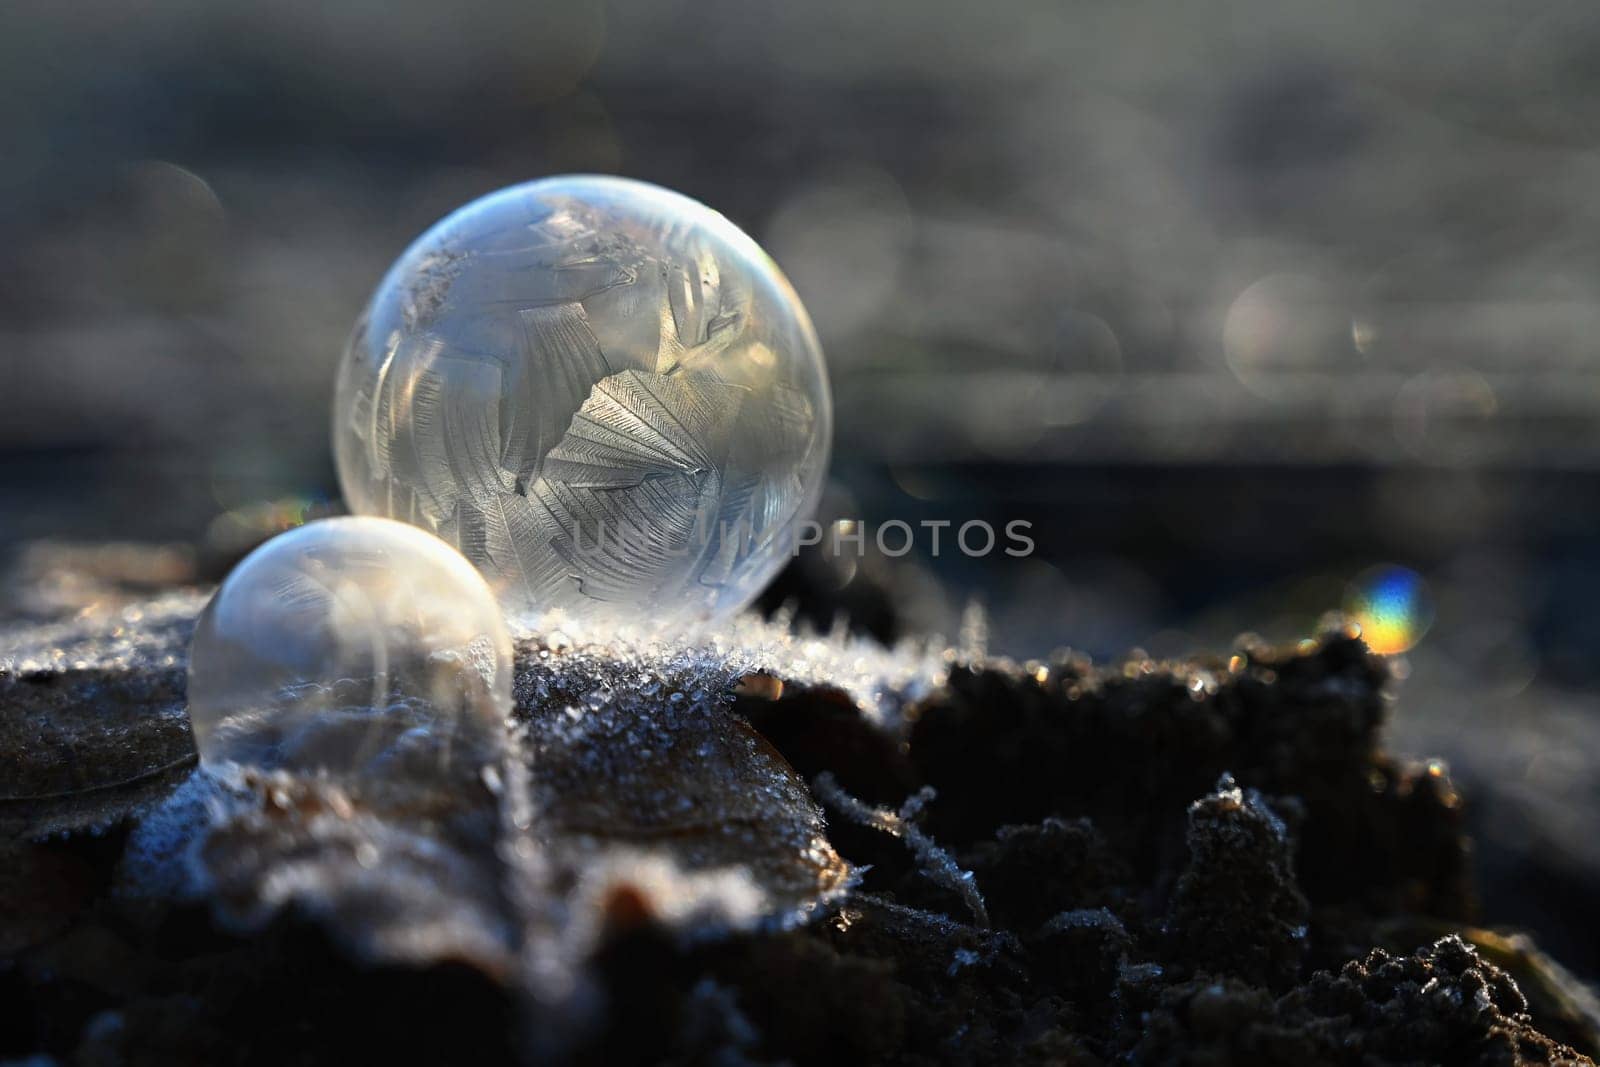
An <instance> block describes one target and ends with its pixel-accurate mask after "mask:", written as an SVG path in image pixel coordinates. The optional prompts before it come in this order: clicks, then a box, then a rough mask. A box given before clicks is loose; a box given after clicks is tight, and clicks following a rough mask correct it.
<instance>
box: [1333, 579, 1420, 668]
mask: <svg viewBox="0 0 1600 1067" xmlns="http://www.w3.org/2000/svg"><path fill="white" fill-rule="evenodd" d="M1346 610H1347V611H1348V612H1349V614H1350V616H1351V617H1352V618H1354V619H1355V620H1356V622H1357V623H1359V624H1360V626H1361V637H1362V640H1364V641H1365V642H1366V643H1367V647H1368V648H1370V649H1372V651H1374V652H1376V653H1378V654H1380V655H1385V656H1388V655H1394V654H1396V653H1400V652H1405V651H1406V650H1408V649H1410V648H1412V647H1414V646H1415V645H1416V643H1417V642H1418V641H1420V640H1422V637H1423V635H1424V634H1426V633H1427V632H1428V627H1430V626H1431V625H1433V596H1432V594H1431V593H1430V592H1429V590H1428V583H1427V582H1426V581H1424V580H1423V578H1422V576H1421V575H1420V574H1418V573H1417V572H1416V571H1413V570H1408V569H1407V568H1405V567H1398V566H1392V565H1384V566H1380V567H1374V568H1372V569H1371V570H1368V571H1365V572H1363V573H1362V574H1361V575H1360V576H1359V577H1358V578H1357V579H1356V580H1355V582H1354V583H1352V585H1351V588H1350V593H1349V597H1348V599H1347V601H1346Z"/></svg>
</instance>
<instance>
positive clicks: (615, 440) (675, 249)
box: [333, 176, 831, 624]
mask: <svg viewBox="0 0 1600 1067" xmlns="http://www.w3.org/2000/svg"><path fill="white" fill-rule="evenodd" d="M830 432H831V412H830V400H829V394H828V384H827V375H826V371H825V369H824V366H823V361H822V353H821V349H820V348H819V346H818V344H817V340H816V336H815V333H814V332H813V330H812V327H811V323H810V320H809V319H808V317H807V315H806V312H805V309H804V308H803V307H802V306H801V304H800V301H799V299H798V298H797V297H796V296H795V294H794V291H793V289H791V288H790V286H789V283H788V282H787V281H786V280H785V279H784V277H783V275H782V274H781V273H780V272H779V271H778V269H777V267H776V266H775V265H774V264H773V263H772V261H771V260H770V259H769V258H768V257H767V256H766V255H765V253H763V252H762V251H761V249H760V248H759V247H758V246H757V245H756V244H755V242H754V241H752V240H751V239H750V238H749V237H747V236H746V235H745V234H744V233H742V232H741V231H740V230H738V229H737V228H736V227H734V226H733V225H732V224H731V223H729V222H728V221H727V220H726V219H725V218H723V217H722V216H721V215H719V214H717V213H716V212H714V211H712V210H710V209H709V208H706V207H705V206H703V205H701V204H698V203H696V202H694V201H692V200H689V199H687V198H685V197H682V196H679V195H678V194H676V193H671V192H668V191H667V190H664V189H660V188H658V187H656V186H652V185H647V184H644V183H642V182H635V181H627V180H623V179H617V178H601V177H586V176H576V177H560V178H549V179H546V180H543V181H537V182H532V183H529V184H527V185H519V186H514V187H512V188H509V189H505V190H502V191H500V192H497V193H493V194H491V195H489V196H486V197H484V198H483V199H481V200H477V201H475V202H473V203H471V204H468V205H467V206H466V207H464V208H462V209H460V210H459V211H457V212H456V213H454V214H453V215H451V216H449V217H448V218H446V219H444V220H443V221H442V222H440V223H439V224H437V225H436V226H434V227H433V228H432V229H431V230H429V231H428V232H427V233H425V234H424V235H423V236H422V237H421V238H419V239H418V240H417V242H416V243H415V244H413V245H412V246H411V247H410V248H409V249H408V250H407V251H406V252H405V254H404V255H403V256H402V257H401V258H400V260H399V261H398V262H397V263H396V264H395V265H394V267H393V268H392V269H391V270H390V271H389V273H388V275H387V277H385V278H384V280H383V283H382V284H381V285H380V286H379V287H378V290H377V292H376V293H375V294H374V296H373V298H372V301H371V303H370V305H369V306H368V308H367V310H366V313H365V314H364V315H363V317H362V319H361V321H360V323H359V324H358V325H357V328H356V330H355V333H354V335H353V337H352V338H351V341H350V345H349V348H348V350H347V352H346V353H345V356H344V360H343V362H342V364H341V366H340V372H339V387H338V393H337V397H336V399H335V407H334V426H333V436H334V445H335V456H336V459H337V462H338V468H339V480H340V484H341V486H342V487H343V490H344V496H345V500H346V502H347V503H348V504H349V506H350V508H351V510H352V511H356V512H358V513H362V514H374V515H387V516H391V517H393V518H397V519H403V520H404V521H406V522H410V523H414V524H416V525H418V526H421V527H422V528H424V529H427V530H430V531H432V532H435V533H437V534H438V535H439V536H440V537H442V538H444V539H445V540H447V541H449V542H450V543H451V544H453V545H455V546H456V547H457V548H459V549H460V550H461V552H462V553H463V554H464V555H466V557H467V558H468V559H470V560H472V562H473V563H475V564H477V565H478V567H479V568H480V569H481V570H482V571H483V572H484V574H485V575H486V576H487V577H488V579H489V581H490V583H491V585H492V586H493V587H494V589H495V591H496V593H497V594H498V595H499V596H500V598H501V600H502V602H503V603H504V604H505V606H506V607H507V609H508V610H510V611H514V612H517V613H518V614H523V613H537V612H543V611H545V610H547V609H552V608H558V609H563V610H564V611H566V612H569V613H571V614H574V615H576V616H579V617H587V618H602V619H605V618H610V619H619V620H630V621H639V620H645V621H649V622H655V623H668V624H671V623H673V622H675V621H690V620H695V619H703V618H712V617H717V616H721V615H725V614H728V613H730V612H733V611H736V610H738V609H739V608H741V607H743V606H744V605H745V604H747V603H749V602H750V600H751V599H753V598H754V597H755V596H756V594H757V593H759V592H760V590H761V588H762V587H763V586H764V585H765V584H766V582H767V581H768V580H769V579H770V578H771V577H772V575H773V574H774V573H775V572H776V571H777V570H778V568H779V567H781V566H782V565H783V562H784V560H785V559H786V558H787V556H788V554H789V551H790V548H791V545H792V538H793V536H794V533H795V530H794V525H795V523H796V522H797V521H798V520H800V519H804V518H806V517H807V516H809V514H810V510H811V508H812V507H813V505H814V502H815V499H816V496H817V492H818V489H819V487H820V483H821V479H822V476H823V470H824V467H825V466H826V462H827V453H828V443H829V435H830Z"/></svg>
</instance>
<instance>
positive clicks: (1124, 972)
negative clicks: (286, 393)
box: [0, 632, 1600, 1067]
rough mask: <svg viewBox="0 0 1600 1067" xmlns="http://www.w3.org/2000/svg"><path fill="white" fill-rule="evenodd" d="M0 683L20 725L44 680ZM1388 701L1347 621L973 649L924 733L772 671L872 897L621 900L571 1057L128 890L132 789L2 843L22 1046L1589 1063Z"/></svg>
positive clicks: (70, 1057) (302, 949) (75, 1058)
mask: <svg viewBox="0 0 1600 1067" xmlns="http://www.w3.org/2000/svg"><path fill="white" fill-rule="evenodd" d="M0 681H5V684H6V686H9V687H11V688H4V687H0V688H3V692H0V714H8V713H10V712H15V711H16V709H15V708H11V709H10V711H8V708H7V706H6V704H5V703H3V701H5V700H7V699H10V700H13V701H14V700H15V699H16V695H15V694H16V692H17V690H16V689H15V687H16V686H21V685H41V684H48V680H47V679H42V678H38V677H34V678H30V679H28V680H27V681H25V682H24V681H23V680H21V679H15V678H13V679H9V680H5V679H0ZM1389 689H1390V677H1389V671H1388V667H1387V664H1386V663H1385V662H1384V661H1383V660H1381V659H1379V658H1377V657H1374V656H1372V655H1370V654H1368V652H1367V651H1366V650H1365V648H1364V647H1363V646H1362V644H1361V643H1360V641H1359V640H1358V639H1357V638H1356V637H1354V636H1351V635H1350V634H1347V633H1342V632H1334V633H1330V634H1328V635H1327V636H1325V637H1324V638H1323V639H1321V640H1320V641H1317V642H1306V643H1303V644H1302V645H1300V646H1296V647H1293V648H1288V649H1270V648H1264V647H1251V646H1244V647H1241V648H1240V649H1238V650H1236V651H1235V652H1233V653H1231V654H1229V655H1227V656H1223V657H1219V658H1217V659H1215V660H1208V659H1199V660H1194V661H1188V662H1183V663H1173V664H1162V663H1153V662H1148V661H1141V660H1131V661H1129V662H1126V663H1119V664H1115V665H1112V666H1109V667H1099V668H1097V667H1094V666H1091V665H1090V664H1089V663H1087V662H1085V661H1083V660H1081V659H1077V658H1073V657H1070V656H1064V657H1062V658H1060V659H1058V660H1057V661H1055V662H1051V663H1045V664H1040V663H1030V664H1014V663H1010V662H1008V661H1001V660H986V659H982V658H978V659H975V660H972V661H969V662H959V663H956V664H955V665H954V666H952V668H951V670H950V675H949V681H948V684H947V685H945V686H943V687H942V688H940V689H938V690H936V691H935V692H933V693H931V694H930V695H928V696H927V697H925V698H923V699H921V700H919V701H917V702H916V703H914V704H913V705H912V706H910V707H909V708H907V709H906V710H905V713H904V715H903V717H902V718H903V725H902V726H901V727H899V728H898V729H897V730H895V731H891V730H887V729H885V728H882V727H880V726H878V725H875V724H874V723H873V722H871V721H869V720H868V719H867V718H866V717H865V716H864V715H863V714H862V713H860V712H859V711H857V709H856V706H855V704H854V703H853V702H852V701H851V700H850V699H849V698H847V697H845V696H844V694H843V693H842V692H840V691H838V690H835V689H832V688H828V687H818V686H806V685H797V684H789V685H779V684H776V683H775V682H773V681H772V680H771V679H762V678H755V679H752V680H750V682H749V683H748V684H745V685H741V686H740V687H739V694H740V695H739V696H738V697H737V702H736V704H735V705H734V711H735V712H736V713H737V715H738V716H740V717H742V718H743V719H744V720H747V721H748V723H749V724H750V725H751V726H753V727H754V728H755V730H756V731H758V732H759V733H760V734H761V735H762V736H763V737H764V738H765V739H766V741H768V742H770V743H771V746H772V747H773V748H775V749H776V750H777V751H778V752H779V753H781V754H782V755H783V757H784V758H785V759H786V760H787V762H788V763H789V764H790V765H792V766H793V768H794V769H795V771H796V772H797V773H798V774H799V775H800V777H801V778H803V779H805V780H806V781H809V782H811V783H812V784H813V787H814V791H815V792H816V794H817V796H818V798H819V799H820V800H822V801H823V802H824V808H825V810H826V813H827V816H828V825H829V828H828V840H829V841H830V842H831V844H832V846H833V848H835V849H836V850H837V851H838V852H839V853H840V854H841V855H842V856H843V857H844V859H846V860H848V861H849V862H850V863H851V864H852V865H854V866H855V867H856V868H857V869H858V870H861V871H863V872H864V873H863V874H862V876H861V879H860V882H859V885H858V886H857V887H856V888H855V889H854V890H852V891H851V892H849V893H848V894H846V895H844V896H842V897H835V898H833V899H832V900H831V902H829V903H828V904H826V905H824V906H823V908H822V909H821V910H820V911H819V912H818V913H817V914H815V915H814V916H813V917H812V919H811V920H810V921H809V922H806V923H803V924H801V925H798V926H795V927H792V928H787V929H784V928H773V929H768V930H766V931H764V932H748V931H747V932H743V933H734V934H729V935H725V936H684V934H683V931H682V930H675V929H673V928H671V927H670V925H669V924H667V923H665V922H663V921H661V920H660V919H659V918H658V916H657V915H656V914H655V912H654V911H653V909H652V904H651V902H650V897H649V895H648V894H647V893H645V892H644V891H643V890H640V891H639V892H637V893H635V892H632V891H630V890H628V889H627V888H626V887H625V886H624V887H621V888H613V889H612V890H611V892H610V893H609V895H608V896H606V898H605V899H604V902H603V904H602V909H603V915H602V919H603V930H604V934H603V936H602V937H601V938H600V940H599V942H598V946H599V947H598V948H597V949H596V951H595V952H594V953H593V954H592V957H591V958H590V959H589V963H588V964H587V966H588V969H589V972H590V975H591V977H592V980H593V983H594V987H595V991H596V995H597V996H598V997H599V998H600V1000H601V1001H602V1002H603V1004H604V1008H603V1012H602V1019H603V1023H602V1025H600V1026H597V1027H592V1028H590V1029H589V1030H587V1031H586V1033H585V1036H584V1037H583V1038H582V1039H581V1040H580V1041H577V1042H576V1043H573V1042H572V1041H570V1040H567V1039H565V1038H564V1039H563V1040H561V1041H555V1040H552V1039H549V1036H548V1035H547V1034H546V1033H543V1032H541V1030H540V1027H541V1025H543V1024H541V1023H539V1022H538V1021H537V1020H538V1019H540V1018H541V1016H540V1015H539V1013H538V1012H533V1013H529V1012H528V1011H527V1010H526V1007H527V1001H526V999H525V997H526V991H525V990H524V991H519V990H517V989H516V988H515V987H514V985H513V984H510V983H508V982H507V981H506V980H505V977H504V975H501V974H496V973H490V972H489V971H488V970H486V969H485V968H484V967H482V966H480V965H476V964H475V963H474V962H473V961H472V960H470V959H460V960H453V959H447V958H441V959H439V960H437V961H436V962H435V963H434V964H433V965H431V966H420V965H419V966H395V965H392V964H376V963H373V962H371V961H370V960H367V961H363V960H361V959H360V958H358V957H357V956H355V955H352V953H351V952H350V951H349V948H348V944H347V943H345V942H342V941H341V940H340V939H339V938H338V937H337V936H336V935H337V931H336V930H330V929H329V924H328V922H327V921H323V920H318V919H316V918H314V917H312V916H310V915H308V914H306V912H305V909H299V908H291V909H288V910H286V911H284V912H282V913H281V914H279V915H278V916H277V918H276V919H274V920H273V921H272V922H271V923H270V924H269V925H267V926H265V927H264V928H262V929H260V930H258V931H256V932H255V933H253V934H251V935H248V936H245V935H241V934H239V933H237V932H229V929H225V928H223V927H222V926H220V925H219V924H218V923H217V922H216V920H215V919H214V909H213V908H212V907H211V906H210V904H209V903H208V902H207V901H205V900H203V899H183V898H179V897H172V898H165V899H163V898H160V897H156V898H151V899H143V900H133V899H129V898H128V897H126V896H125V895H123V894H121V893H114V892H112V885H113V876H114V872H115V871H116V869H117V865H118V863H119V861H120V860H121V859H122V856H123V853H124V849H125V845H126V843H127V841H128V827H129V825H131V824H132V823H134V822H136V821H137V819H138V817H139V815H138V809H136V808H135V809H130V811H129V813H128V814H127V815H126V816H125V817H123V818H122V819H120V820H113V821H112V822H111V824H110V825H109V826H107V827H103V828H101V829H100V830H99V831H98V832H94V833H85V832H74V831H68V832H64V833H59V834H56V835H54V836H50V837H46V838H43V839H40V838H39V836H38V835H37V834H32V833H29V832H27V830H26V828H24V829H23V830H22V831H21V832H17V833H14V835H13V836H12V838H11V840H10V843H9V844H6V845H4V846H3V848H4V852H3V863H0V900H3V901H4V904H5V908H4V910H3V912H0V1005H3V1009H0V1058H20V1057H26V1056H44V1057H48V1058H51V1059H53V1060H56V1061H62V1062H67V1061H72V1062H82V1063H93V1064H99V1063H165V1062H204V1063H324V1062H346V1061H352V1060H360V1061H369V1062H371V1061H375V1062H383V1061H391V1062H412V1061H418V1062H446V1061H448V1062H469V1061H470V1062H503V1061H519V1060H521V1061H530V1060H533V1061H539V1060H552V1059H554V1060H562V1061H570V1062H578V1063H606V1064H615V1063H650V1062H670V1063H682V1064H690V1063H730V1064H732V1063H769V1062H771V1063H776V1062H790V1063H799V1064H809V1063H817V1064H838V1063H867V1062H882V1063H915V1064H922V1063H994V1064H1009V1063H1062V1064H1098V1063H1113V1062H1125V1063H1140V1064H1146V1063H1184V1064H1228V1063H1249V1064H1285V1065H1289V1064H1293V1065H1296V1067H1303V1065H1307V1064H1350V1065H1356V1064H1361V1065H1368V1064H1414V1063H1444V1064H1485V1065H1487V1064H1495V1065H1501V1064H1519V1063H1587V1062H1590V1061H1589V1060H1588V1059H1587V1058H1586V1056H1587V1055H1592V1054H1593V1053H1594V1052H1595V1050H1596V1049H1597V1047H1600V1045H1597V1031H1596V1029H1595V1025H1594V1021H1595V1020H1594V1015H1593V1012H1592V1007H1591V1005H1592V1003H1593V1002H1592V1000H1590V999H1588V993H1587V991H1586V990H1585V989H1584V988H1583V987H1582V986H1580V985H1579V984H1577V983H1576V982H1574V981H1572V980H1571V979H1570V978H1569V977H1567V976H1566V974H1565V972H1563V971H1562V970H1561V969H1560V968H1559V966H1557V965H1555V964H1554V963H1552V962H1551V961H1549V960H1548V959H1547V958H1546V957H1544V956H1543V955H1541V954H1540V953H1538V952H1537V950H1535V949H1533V948H1532V947H1531V946H1530V945H1528V944H1527V943H1526V942H1524V941H1518V940H1513V939H1508V938H1506V937H1504V936H1502V935H1499V934H1495V933H1492V932H1490V931H1489V930H1487V929H1484V928H1483V927H1481V926H1480V925H1479V924H1480V923H1481V922H1483V921H1484V920H1485V919H1486V918H1487V919H1488V920H1492V918H1493V917H1492V916H1489V917H1484V916H1480V915H1479V914H1478V913H1477V908H1476V904H1475V900H1474V892H1473V885H1472V879H1471V873H1470V862H1469V860H1470V849H1469V846H1468V842H1467V841H1466V840H1465V839H1464V838H1463V836H1462V834H1461V825H1462V817H1463V805H1464V804H1465V803H1466V801H1465V800H1464V799H1463V797H1462V796H1461V795H1460V794H1459V793H1458V792H1457V791H1456V790H1455V789H1454V788H1453V786H1452V784H1451V782H1450V780H1449V778H1448V776H1447V775H1446V774H1445V773H1444V772H1443V770H1442V768H1440V767H1439V766H1437V765H1432V764H1427V763H1421V764H1412V763H1405V762H1401V761H1397V760H1395V759H1393V758H1390V757H1389V756H1387V755H1385V754H1384V753H1383V752H1382V751H1381V749H1380V746H1379V731H1380V727H1381V725H1382V723H1383V721H1384V718H1385V716H1386V715H1387V714H1388V712H1389V704H1390V694H1389ZM7 693H9V694H12V695H11V697H7V696H5V694H7ZM741 728H742V727H741ZM13 755H15V754H14V753H13ZM927 787H931V792H926V791H925V789H926V788H927ZM163 788H170V785H169V786H165V787H163ZM919 791H920V792H919ZM908 798H911V799H910V800H909V801H908ZM5 803H10V802H5ZM868 806H871V808H872V809H873V810H872V811H869V810H868ZM896 809H898V810H896ZM885 830H888V831H889V832H885ZM908 846H909V847H908Z"/></svg>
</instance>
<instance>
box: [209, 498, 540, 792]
mask: <svg viewBox="0 0 1600 1067" xmlns="http://www.w3.org/2000/svg"><path fill="white" fill-rule="evenodd" d="M511 676H512V656H511V639H510V637H509V635H508V634H507V632H506V626H505V620H504V618H503V616H502V614H501V612H500V607H499V605H498V604H497V603H496V602H495V598H494V595H493V594H492V593H491V592H490V590H489V587H488V585H487V584H486V583H485V582H484V580H483V577H482V576H481V575H480V574H479V573H478V572H477V571H476V570H474V569H473V567H472V565H471V564H469V563H468V562H467V561H466V560H465V559H463V558H462V557H461V555H460V554H459V553H457V552H456V551H455V550H453V549H452V548H451V547H450V546H449V545H447V544H445V543H444V542H443V541H441V540H439V539H438V538H437V537H434V536H432V535H431V534H428V533H425V532H423V531H421V530H419V529H417V528H416V527H414V526H408V525H406V524H404V523H399V522H393V521H390V520H388V519H377V518H364V517H363V518H341V519H327V520H324V521H322V522H314V523H311V524H309V525H307V526H302V527H299V528H298V529H295V530H291V531H289V532H288V533H285V534H280V535H279V536H277V537H275V538H273V539H272V540H271V541H268V542H267V543H266V544H264V545H262V546H261V547H260V548H258V549H256V550H255V551H254V552H252V553H251V554H250V555H249V556H247V557H245V559H244V561H243V562H241V563H240V564H239V566H238V567H236V568H235V569H234V571H233V573H231V574H230V575H228V578H227V580H226V581H224V582H223V583H222V587H221V588H220V589H218V590H217V593H216V596H214V597H212V599H211V603H210V604H208V605H207V606H206V609H205V611H204V612H203V613H202V614H201V616H200V620H199V622H198V623H197V625H196V628H195V634H194V643H193V645H192V647H191V650H190V656H189V718H190V722H191V724H192V726H193V728H194V738H195V743H196V745H197V746H198V748H199V750H200V759H201V761H202V762H203V763H204V764H206V765H207V766H211V767H218V766H220V765H225V764H239V765H243V766H248V767H255V768H261V769H268V770H276V769H285V770H295V771H304V772H311V773H326V774H329V775H331V776H334V777H350V778H356V779H359V778H363V777H368V776H373V777H378V778H382V779H388V780H393V781H418V780H420V781H429V780H434V779H435V778H437V777H438V776H440V775H442V774H448V775H453V774H454V773H455V772H462V773H464V774H466V775H471V774H472V773H475V772H476V771H477V770H478V769H479V768H480V767H481V766H482V765H483V764H484V763H485V762H488V761H490V760H492V759H494V758H495V757H496V756H497V754H498V753H499V751H500V748H501V746H502V745H503V743H504V738H505V719H506V716H507V715H508V714H509V713H510V711H511Z"/></svg>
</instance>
